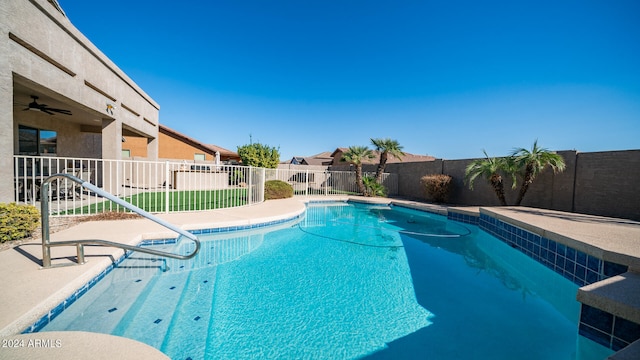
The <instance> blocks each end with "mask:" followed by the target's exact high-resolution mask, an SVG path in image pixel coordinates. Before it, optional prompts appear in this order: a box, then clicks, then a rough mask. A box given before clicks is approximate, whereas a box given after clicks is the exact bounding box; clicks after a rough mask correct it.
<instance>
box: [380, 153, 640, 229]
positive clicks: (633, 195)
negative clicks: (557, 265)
mask: <svg viewBox="0 0 640 360" xmlns="http://www.w3.org/2000/svg"><path fill="white" fill-rule="evenodd" d="M558 153H559V154H560V155H562V157H563V158H564V161H565V164H566V169H565V171H564V172H562V173H559V174H554V173H553V171H551V169H546V170H545V171H543V172H542V173H541V174H539V175H538V177H537V178H536V179H535V181H534V182H533V184H532V185H531V186H530V187H529V190H528V192H527V194H526V196H525V198H524V200H523V202H522V204H521V205H523V206H530V207H538V208H544V209H552V210H560V211H568V212H577V213H582V214H591V215H602V216H609V217H617V218H624V219H632V220H638V221H640V191H638V188H639V187H640V181H639V180H638V179H640V150H628V151H607V152H593V153H578V152H576V151H559V152H558ZM473 160H474V159H464V160H441V159H437V160H435V161H428V162H418V163H404V162H403V163H393V164H389V165H387V168H386V171H387V172H391V173H396V174H398V191H399V196H402V197H406V198H412V199H417V200H426V201H429V200H430V199H429V198H428V197H427V196H426V194H425V192H424V190H423V189H422V186H421V185H420V178H421V177H422V176H424V175H427V174H447V175H450V176H451V177H452V178H453V179H452V189H451V195H450V197H449V200H448V203H449V204H453V205H478V206H498V205H499V202H498V199H497V197H496V195H495V193H494V191H493V189H492V188H491V186H490V185H489V184H488V183H487V181H486V180H485V179H480V178H479V179H477V180H476V181H475V182H474V189H473V190H470V189H469V187H468V185H467V184H465V182H464V174H465V169H466V167H467V165H468V164H470V163H471V162H472V161H473ZM518 186H519V184H518ZM518 191H519V188H516V189H513V190H512V189H511V182H510V181H508V179H505V193H506V198H507V204H509V205H512V204H513V203H514V202H515V200H516V199H517V196H518Z"/></svg>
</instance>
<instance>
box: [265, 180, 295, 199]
mask: <svg viewBox="0 0 640 360" xmlns="http://www.w3.org/2000/svg"><path fill="white" fill-rule="evenodd" d="M292 196H293V186H291V184H289V183H287V182H284V181H282V180H268V181H265V182H264V199H265V200H274V199H286V198H290V197H292Z"/></svg>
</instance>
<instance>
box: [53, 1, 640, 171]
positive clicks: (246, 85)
mask: <svg viewBox="0 0 640 360" xmlns="http://www.w3.org/2000/svg"><path fill="white" fill-rule="evenodd" d="M59 2H60V5H61V6H62V8H63V9H64V10H65V12H66V14H67V16H68V18H69V19H70V20H71V22H72V23H73V24H74V25H75V26H76V27H77V28H78V29H79V30H80V31H81V32H83V33H84V34H85V35H86V36H87V37H88V38H89V39H90V40H91V41H92V42H93V43H94V44H95V45H96V46H98V47H99V48H100V49H101V50H102V51H103V52H104V53H105V54H106V55H107V56H108V57H109V58H111V60H113V61H114V62H115V63H116V64H117V65H118V66H119V67H120V68H121V69H122V70H123V71H125V72H126V73H127V74H128V75H129V76H130V77H131V78H132V79H133V80H134V81H135V82H136V83H138V85H140V86H141V87H142V88H143V89H144V90H145V91H146V92H147V93H148V94H149V95H150V96H151V97H152V98H153V99H154V100H155V101H157V102H158V103H159V104H160V107H161V109H160V122H161V123H162V124H164V125H166V126H169V127H171V128H173V129H175V130H178V131H180V132H182V133H184V134H187V135H189V136H192V137H194V138H196V139H198V140H200V141H202V142H205V143H211V144H216V145H219V146H222V147H224V148H227V149H230V150H234V151H235V150H237V147H238V146H241V145H244V144H248V143H249V141H250V139H252V140H253V141H254V142H261V143H263V144H267V145H270V146H275V147H279V149H280V153H281V159H283V160H284V159H287V158H291V157H292V156H294V155H299V156H308V155H313V154H316V153H320V152H322V151H333V150H335V148H337V147H347V146H350V145H369V144H370V140H369V139H370V138H386V137H389V138H392V139H395V140H398V142H399V143H400V144H401V145H402V146H404V150H405V151H406V152H410V153H414V154H423V155H424V154H428V155H432V156H435V157H437V158H443V159H464V158H474V157H481V156H482V150H483V149H486V150H487V152H488V153H489V155H492V156H502V155H507V154H508V153H509V152H510V151H511V150H512V149H513V148H516V147H527V148H528V147H530V146H531V145H532V144H533V141H534V140H535V139H538V142H539V145H541V146H543V147H546V148H549V149H552V150H572V149H575V150H578V151H582V152H590V151H606V150H626V149H640V21H638V15H639V14H640V1H636V0H616V1H600V0H598V1H595V0H581V1H571V0H568V1H546V0H542V1H348V0H342V1H338V0H324V1H300V0H298V1H276V0H270V1H243V0H223V1H217V0H212V1H183V2H177V1H174V2H158V1H147V0H138V1H131V0H128V1H122V0H111V1H109V2H108V3H105V2H94V1H71V0H59Z"/></svg>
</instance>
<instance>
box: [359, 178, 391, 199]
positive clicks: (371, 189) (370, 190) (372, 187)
mask: <svg viewBox="0 0 640 360" xmlns="http://www.w3.org/2000/svg"><path fill="white" fill-rule="evenodd" d="M362 183H363V184H364V196H368V197H371V196H381V197H386V196H387V188H385V187H384V185H382V184H378V183H377V182H376V178H374V177H373V176H365V177H363V178H362Z"/></svg>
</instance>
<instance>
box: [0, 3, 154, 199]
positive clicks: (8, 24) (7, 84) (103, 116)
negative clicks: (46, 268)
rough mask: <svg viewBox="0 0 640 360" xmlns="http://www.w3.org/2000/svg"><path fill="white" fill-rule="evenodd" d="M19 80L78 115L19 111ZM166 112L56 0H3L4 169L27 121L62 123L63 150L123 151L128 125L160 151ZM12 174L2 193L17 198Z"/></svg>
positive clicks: (83, 153) (3, 179) (0, 136)
mask: <svg viewBox="0 0 640 360" xmlns="http://www.w3.org/2000/svg"><path fill="white" fill-rule="evenodd" d="M18 88H20V89H23V91H25V93H28V92H31V91H32V92H33V93H37V94H45V95H46V97H47V98H48V99H50V100H54V101H56V102H57V103H60V104H63V105H64V108H65V109H71V111H72V113H73V116H69V117H66V116H65V115H56V116H49V115H46V114H43V113H38V112H30V111H27V112H23V111H19V110H18V111H16V109H15V108H14V104H13V102H14V97H15V96H16V89H18ZM24 89H26V90H24ZM107 103H111V104H114V105H115V109H114V110H113V112H112V113H111V112H107ZM158 116H159V105H158V104H157V103H156V102H154V101H153V99H151V97H149V95H147V94H146V93H145V92H144V91H143V90H142V89H141V88H140V87H139V86H138V85H136V84H135V83H134V82H133V81H132V80H131V79H130V78H129V77H128V76H127V75H126V74H125V73H124V72H123V71H122V70H120V69H119V68H118V67H117V66H116V65H115V64H114V63H113V62H112V61H111V60H109V58H107V57H106V56H105V55H104V54H103V53H102V52H101V51H100V50H99V49H98V48H97V47H95V46H94V45H93V44H92V43H91V42H90V41H89V40H88V39H87V38H86V37H85V36H84V35H83V34H82V33H80V31H78V30H77V29H76V28H75V27H74V26H73V25H72V24H71V22H70V21H69V19H67V18H66V17H65V16H64V15H63V14H62V13H60V12H59V11H57V10H56V9H55V8H54V7H53V6H52V5H51V4H50V3H49V2H47V1H46V0H28V1H27V0H4V1H1V2H0V128H2V129H3V131H2V132H0V168H1V169H12V168H13V165H12V164H13V163H12V155H13V154H14V153H15V151H16V147H17V140H16V139H17V137H16V134H17V126H18V125H19V124H24V125H30V126H33V127H36V128H40V129H47V130H55V131H57V132H58V137H59V140H58V141H59V142H58V155H59V156H77V157H102V158H107V159H119V158H121V149H122V141H121V139H122V135H123V131H125V130H126V131H127V132H129V131H131V132H134V133H137V134H139V135H141V136H143V137H145V138H147V140H146V143H147V155H148V157H149V158H151V159H156V158H157V155H158V149H157V146H158V142H157V141H156V139H157V137H158ZM54 120H56V121H54ZM12 178H13V173H12V171H2V172H0V184H2V185H0V201H11V200H12V199H13V196H12V191H13V189H12Z"/></svg>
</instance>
